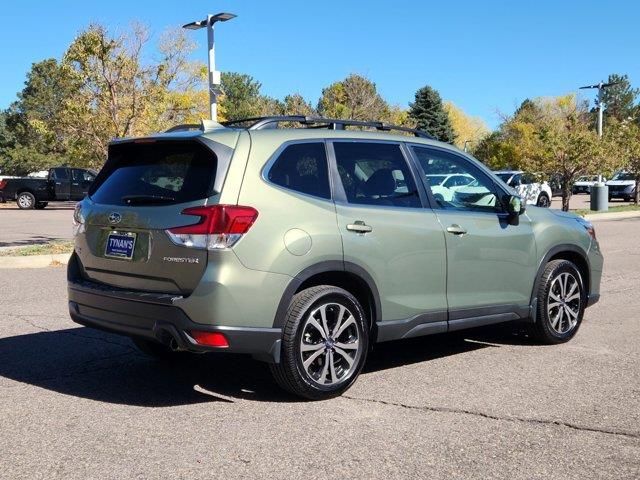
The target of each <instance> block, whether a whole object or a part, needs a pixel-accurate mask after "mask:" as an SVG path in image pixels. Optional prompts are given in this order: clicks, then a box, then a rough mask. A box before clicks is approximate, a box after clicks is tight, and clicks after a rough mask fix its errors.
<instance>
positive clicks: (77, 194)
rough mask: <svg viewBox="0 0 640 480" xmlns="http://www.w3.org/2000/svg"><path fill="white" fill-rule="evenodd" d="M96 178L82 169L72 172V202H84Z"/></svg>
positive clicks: (75, 169)
mask: <svg viewBox="0 0 640 480" xmlns="http://www.w3.org/2000/svg"><path fill="white" fill-rule="evenodd" d="M94 178H95V177H94V176H93V175H92V174H91V173H89V172H87V171H86V170H83V169H81V168H74V169H72V170H71V200H82V199H83V198H84V197H85V196H86V195H87V192H88V191H89V187H90V186H91V183H92V182H93V180H94Z"/></svg>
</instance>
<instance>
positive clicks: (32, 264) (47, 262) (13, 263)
mask: <svg viewBox="0 0 640 480" xmlns="http://www.w3.org/2000/svg"><path fill="white" fill-rule="evenodd" d="M69 257H71V254H70V253H58V254H55V255H26V256H21V257H0V268H45V267H50V266H52V265H66V264H67V263H69Z"/></svg>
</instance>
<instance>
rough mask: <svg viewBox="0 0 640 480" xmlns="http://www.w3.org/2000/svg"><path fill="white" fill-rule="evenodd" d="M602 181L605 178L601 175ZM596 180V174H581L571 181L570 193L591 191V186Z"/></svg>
mask: <svg viewBox="0 0 640 480" xmlns="http://www.w3.org/2000/svg"><path fill="white" fill-rule="evenodd" d="M602 181H603V182H606V181H607V179H606V178H605V177H602ZM597 182H598V175H582V176H581V177H578V179H577V180H576V181H575V182H574V183H573V187H572V188H571V192H572V193H591V187H593V186H594V185H595V184H596V183H597Z"/></svg>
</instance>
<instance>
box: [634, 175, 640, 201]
mask: <svg viewBox="0 0 640 480" xmlns="http://www.w3.org/2000/svg"><path fill="white" fill-rule="evenodd" d="M638 200H640V175H638V176H636V194H635V195H634V198H633V203H635V204H636V206H637V205H638V203H639V202H638Z"/></svg>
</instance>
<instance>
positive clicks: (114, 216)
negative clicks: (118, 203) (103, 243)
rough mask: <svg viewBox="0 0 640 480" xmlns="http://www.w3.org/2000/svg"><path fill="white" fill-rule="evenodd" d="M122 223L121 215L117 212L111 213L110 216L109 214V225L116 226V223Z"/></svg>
mask: <svg viewBox="0 0 640 480" xmlns="http://www.w3.org/2000/svg"><path fill="white" fill-rule="evenodd" d="M121 221H122V215H120V214H119V213H118V212H112V213H111V214H109V223H112V224H114V225H115V224H116V223H120V222H121Z"/></svg>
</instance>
